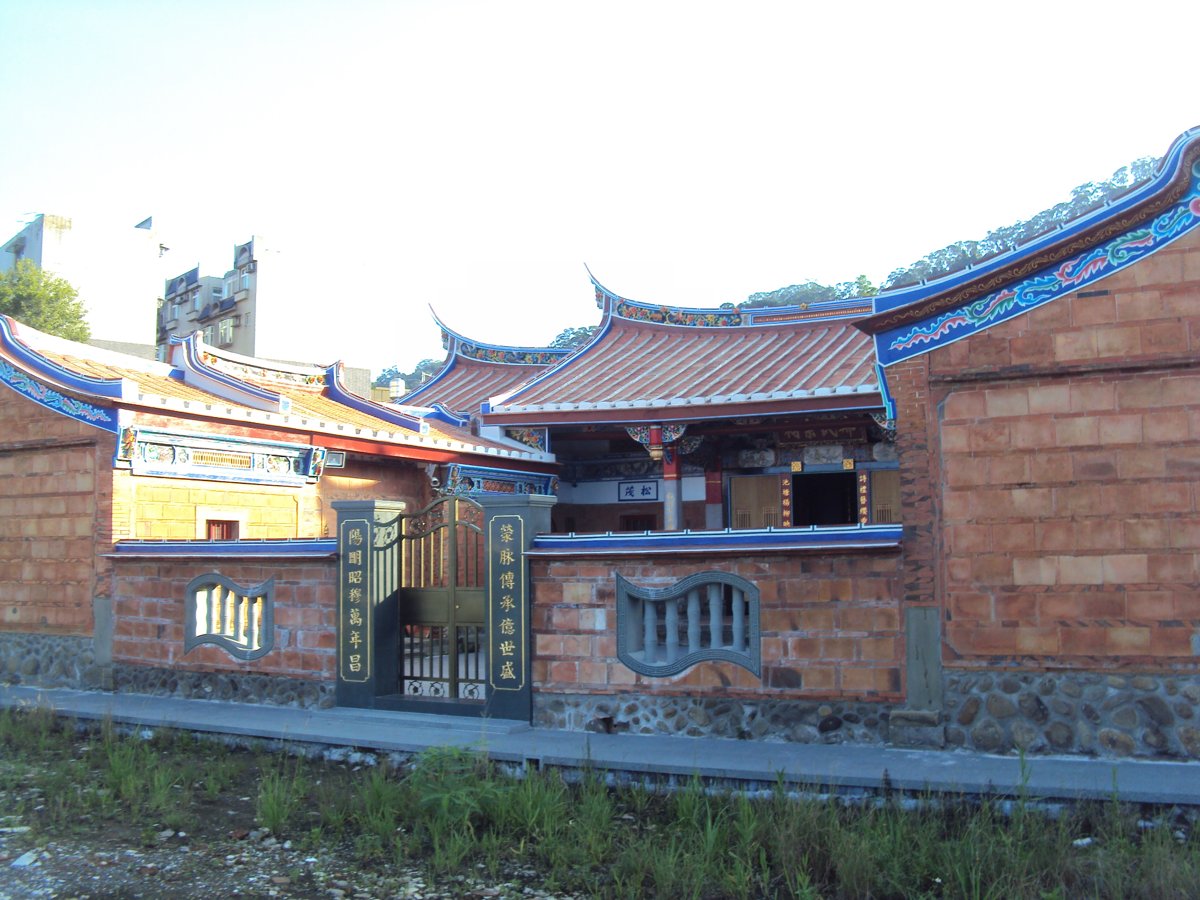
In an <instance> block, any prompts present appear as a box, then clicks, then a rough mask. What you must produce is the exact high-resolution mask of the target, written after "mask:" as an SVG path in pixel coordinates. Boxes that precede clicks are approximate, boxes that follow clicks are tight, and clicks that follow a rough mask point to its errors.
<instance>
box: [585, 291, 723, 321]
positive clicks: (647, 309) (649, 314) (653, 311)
mask: <svg viewBox="0 0 1200 900" xmlns="http://www.w3.org/2000/svg"><path fill="white" fill-rule="evenodd" d="M596 296H597V299H599V298H600V297H601V296H603V295H602V294H601V293H600V292H599V291H597V292H596ZM613 314H614V315H615V316H617V317H618V318H621V319H631V320H633V321H635V322H654V323H656V324H659V325H689V326H693V327H699V328H733V327H736V326H738V325H741V324H742V314H741V313H740V312H737V311H734V310H720V309H713V310H703V309H674V308H672V307H669V306H654V305H651V304H643V303H634V302H633V301H632V300H618V301H617V304H616V306H615V307H614V308H613Z"/></svg>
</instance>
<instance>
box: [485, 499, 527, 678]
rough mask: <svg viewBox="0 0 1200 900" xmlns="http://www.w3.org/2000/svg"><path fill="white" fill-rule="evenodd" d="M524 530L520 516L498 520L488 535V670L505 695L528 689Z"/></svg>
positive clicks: (491, 525)
mask: <svg viewBox="0 0 1200 900" xmlns="http://www.w3.org/2000/svg"><path fill="white" fill-rule="evenodd" d="M524 526H525V523H524V521H523V520H522V519H521V517H520V516H496V517H495V518H493V519H492V520H491V523H490V526H489V533H488V545H489V553H488V557H489V568H490V578H489V579H488V581H489V583H488V607H489V615H488V638H489V640H488V643H489V644H490V646H491V652H490V653H489V654H488V659H489V664H488V669H489V681H490V683H491V686H492V688H493V689H495V690H501V691H519V690H521V689H522V688H524V687H525V653H526V629H525V605H526V603H525V572H524V568H523V553H524Z"/></svg>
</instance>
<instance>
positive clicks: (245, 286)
mask: <svg viewBox="0 0 1200 900" xmlns="http://www.w3.org/2000/svg"><path fill="white" fill-rule="evenodd" d="M242 290H243V291H248V290H250V273H249V272H243V273H242Z"/></svg>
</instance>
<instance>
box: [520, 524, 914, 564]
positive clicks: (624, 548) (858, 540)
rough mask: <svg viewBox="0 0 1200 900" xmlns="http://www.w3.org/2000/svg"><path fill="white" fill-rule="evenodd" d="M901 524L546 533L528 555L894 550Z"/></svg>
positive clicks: (534, 542) (897, 544) (537, 539)
mask: <svg viewBox="0 0 1200 900" xmlns="http://www.w3.org/2000/svg"><path fill="white" fill-rule="evenodd" d="M903 531H904V528H903V526H901V525H847V526H836V527H817V526H812V527H809V528H766V529H755V530H749V531H734V530H732V529H728V528H726V529H724V530H723V531H646V532H642V533H640V534H630V533H616V532H611V531H610V532H605V533H604V534H575V533H570V534H541V535H538V536H537V537H535V538H534V540H533V547H532V548H531V549H530V550H529V551H528V555H529V556H544V557H554V556H627V555H630V554H637V555H639V556H641V555H656V554H669V555H672V556H688V555H693V554H694V555H702V556H708V555H712V554H722V553H734V554H745V553H774V552H798V551H808V552H821V553H830V552H852V551H867V550H894V549H897V548H898V547H899V546H900V539H901V536H902V535H903Z"/></svg>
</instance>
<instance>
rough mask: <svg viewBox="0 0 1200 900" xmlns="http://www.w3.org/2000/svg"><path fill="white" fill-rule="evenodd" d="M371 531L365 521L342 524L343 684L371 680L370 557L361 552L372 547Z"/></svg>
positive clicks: (340, 642)
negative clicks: (366, 586) (368, 585)
mask: <svg viewBox="0 0 1200 900" xmlns="http://www.w3.org/2000/svg"><path fill="white" fill-rule="evenodd" d="M370 528H371V525H370V523H369V522H368V521H366V520H365V519H349V520H347V521H344V522H342V523H341V525H340V537H341V541H340V542H339V543H340V546H341V547H342V548H343V552H342V554H341V557H340V559H339V561H338V562H339V570H340V574H341V584H340V585H339V587H340V591H339V597H338V607H339V608H338V618H339V621H338V676H339V677H340V678H341V680H342V681H354V682H364V681H367V680H368V679H370V677H371V611H370V609H369V608H368V607H369V598H368V594H367V591H366V590H365V585H367V584H369V583H370V577H369V569H370V554H369V553H368V552H364V551H363V550H362V549H361V548H362V547H363V546H364V545H365V546H370V545H369V544H368V543H367V536H368V535H369V533H370ZM346 548H355V549H346Z"/></svg>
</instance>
